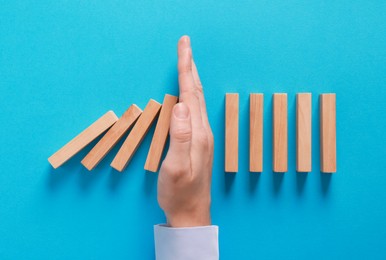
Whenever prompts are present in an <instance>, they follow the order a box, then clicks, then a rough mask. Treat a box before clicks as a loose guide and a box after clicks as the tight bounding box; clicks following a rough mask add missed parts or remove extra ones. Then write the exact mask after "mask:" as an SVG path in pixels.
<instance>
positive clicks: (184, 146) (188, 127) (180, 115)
mask: <svg viewBox="0 0 386 260" xmlns="http://www.w3.org/2000/svg"><path fill="white" fill-rule="evenodd" d="M191 142H192V124H191V120H190V111H189V108H188V106H187V105H186V104H185V103H183V102H180V103H178V104H176V105H175V106H174V108H173V113H172V117H171V120H170V146H169V151H168V157H169V159H172V161H174V162H176V163H180V164H181V162H183V161H188V160H187V158H189V156H190V146H191Z"/></svg>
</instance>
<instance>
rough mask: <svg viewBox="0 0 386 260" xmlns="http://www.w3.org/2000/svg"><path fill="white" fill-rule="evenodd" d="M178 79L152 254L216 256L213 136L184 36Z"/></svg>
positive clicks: (176, 257)
mask: <svg viewBox="0 0 386 260" xmlns="http://www.w3.org/2000/svg"><path fill="white" fill-rule="evenodd" d="M178 80H179V88H180V98H179V103H178V104H176V105H175V107H174V108H173V113H172V118H171V123H170V147H169V150H168V153H167V155H166V158H165V160H164V161H163V163H162V166H161V170H160V173H159V178H158V202H159V205H160V207H161V208H162V209H163V211H164V212H165V215H166V218H167V225H165V226H155V227H154V234H155V243H156V258H157V259H158V260H163V259H168V260H173V259H181V260H183V259H218V258H219V256H218V228H217V227H216V226H211V218H210V203H211V197H210V189H211V179H212V164H213V134H212V130H211V128H210V125H209V121H208V116H207V112H206V105H205V98H204V94H203V89H202V85H201V82H200V78H199V76H198V72H197V68H196V65H195V64H194V61H193V57H192V49H191V46H190V39H189V37H187V36H184V37H182V38H181V39H180V41H179V42H178Z"/></svg>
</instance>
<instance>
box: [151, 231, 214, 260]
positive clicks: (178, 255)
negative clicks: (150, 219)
mask: <svg viewBox="0 0 386 260" xmlns="http://www.w3.org/2000/svg"><path fill="white" fill-rule="evenodd" d="M154 240H155V256H156V259H157V260H190V259H192V260H193V259H194V260H197V259H200V260H217V259H219V249H218V248H219V247H218V226H202V227H189V228H171V227H167V226H165V225H155V226H154Z"/></svg>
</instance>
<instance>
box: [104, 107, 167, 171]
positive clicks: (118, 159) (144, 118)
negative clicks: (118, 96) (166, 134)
mask: <svg viewBox="0 0 386 260" xmlns="http://www.w3.org/2000/svg"><path fill="white" fill-rule="evenodd" d="M160 108H161V104H160V103H158V102H157V101H155V100H153V99H150V101H149V103H147V105H146V107H145V109H144V110H143V113H142V115H141V116H140V117H139V118H138V120H137V123H136V124H135V125H134V127H133V129H132V130H131V132H130V133H129V135H128V136H127V138H126V140H125V142H124V143H123V144H122V147H121V148H120V149H119V151H118V153H117V155H116V156H115V158H114V160H113V162H112V163H111V167H113V168H114V169H116V170H117V171H120V172H121V171H123V170H124V169H125V168H126V166H127V164H128V163H129V161H130V159H131V158H132V156H133V155H134V153H135V151H136V150H137V148H138V147H139V145H140V144H141V142H142V140H143V138H144V137H145V135H146V134H147V132H148V131H149V129H150V126H151V124H152V123H153V121H154V119H155V118H156V117H157V115H158V112H159V110H160Z"/></svg>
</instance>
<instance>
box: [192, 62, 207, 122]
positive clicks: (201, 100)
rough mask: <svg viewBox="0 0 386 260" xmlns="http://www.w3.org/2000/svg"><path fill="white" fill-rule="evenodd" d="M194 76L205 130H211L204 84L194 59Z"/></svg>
mask: <svg viewBox="0 0 386 260" xmlns="http://www.w3.org/2000/svg"><path fill="white" fill-rule="evenodd" d="M192 74H193V80H194V82H195V86H196V88H197V95H198V101H199V104H200V110H201V118H202V124H203V126H204V127H205V129H207V130H210V125H209V120H208V113H207V110H206V102H205V95H204V89H203V87H202V84H201V80H200V76H199V75H198V70H197V66H196V63H195V62H194V60H193V59H192Z"/></svg>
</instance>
